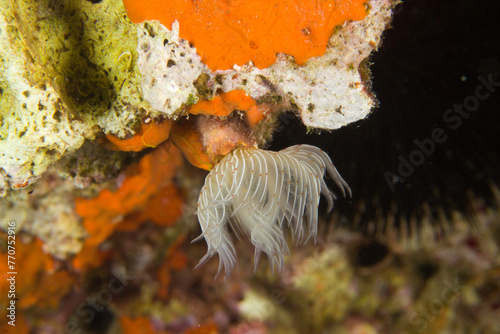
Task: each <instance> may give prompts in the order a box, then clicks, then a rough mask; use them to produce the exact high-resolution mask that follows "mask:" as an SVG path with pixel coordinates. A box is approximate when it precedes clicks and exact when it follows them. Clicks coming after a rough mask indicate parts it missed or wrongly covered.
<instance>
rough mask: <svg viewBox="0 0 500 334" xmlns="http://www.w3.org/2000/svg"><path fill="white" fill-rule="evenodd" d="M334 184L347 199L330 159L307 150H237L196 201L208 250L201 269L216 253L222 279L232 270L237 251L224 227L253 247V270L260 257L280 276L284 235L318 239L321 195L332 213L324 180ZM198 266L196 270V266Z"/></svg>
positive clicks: (296, 239) (297, 240)
mask: <svg viewBox="0 0 500 334" xmlns="http://www.w3.org/2000/svg"><path fill="white" fill-rule="evenodd" d="M325 173H328V175H329V176H330V177H331V178H333V180H334V181H335V183H336V184H337V186H338V187H339V188H340V190H341V191H342V194H343V195H344V196H346V193H348V194H349V196H350V195H351V190H350V188H349V186H348V185H347V183H346V182H345V181H344V180H343V179H342V177H341V176H340V174H339V173H338V172H337V170H336V169H335V167H334V166H333V163H332V161H331V160H330V158H329V157H328V155H327V154H326V153H325V152H323V151H322V150H320V149H319V148H317V147H314V146H309V145H298V146H292V147H289V148H287V149H284V150H281V151H279V152H271V151H265V150H260V149H257V148H237V149H235V150H234V151H232V152H231V153H230V154H228V155H227V156H226V157H224V158H223V159H222V160H221V161H220V163H219V164H217V165H216V166H215V168H214V169H213V170H212V171H211V172H210V173H209V174H208V176H207V178H206V179H205V185H204V187H203V189H202V190H201V192H200V197H199V200H198V211H197V214H198V219H199V221H200V225H201V229H202V231H203V233H202V234H201V235H200V236H199V237H198V238H197V239H195V240H199V239H201V238H202V237H204V238H205V241H206V242H207V246H208V250H207V253H206V254H205V256H204V257H203V258H202V259H201V261H200V264H202V263H204V262H206V261H207V260H208V259H210V258H211V257H212V256H213V255H215V253H217V254H218V255H219V259H220V260H219V270H218V273H217V274H219V273H220V271H221V269H222V267H224V269H225V274H226V276H228V275H229V273H230V271H231V269H232V268H233V267H234V266H235V265H236V251H235V248H234V245H233V242H232V240H231V236H230V234H229V229H228V224H229V225H230V226H231V227H232V229H233V230H234V231H235V232H236V233H239V234H242V235H246V236H249V237H250V240H251V242H252V244H253V245H254V246H255V258H254V260H255V266H256V267H257V264H258V262H259V258H260V255H261V254H262V252H264V253H265V254H266V255H267V256H268V258H269V262H270V264H271V268H272V269H273V271H274V266H275V265H276V266H277V267H278V270H279V271H280V272H281V271H282V270H283V260H284V255H285V254H287V253H288V245H287V243H286V240H285V236H284V230H285V228H288V229H289V230H291V232H292V233H291V234H292V238H293V240H294V242H295V243H296V244H304V243H305V242H307V241H308V240H309V239H310V238H311V237H312V238H313V239H315V238H316V233H317V224H318V205H319V200H320V194H322V195H324V196H325V197H326V199H327V201H328V210H329V211H330V210H331V209H332V208H333V200H334V199H336V197H335V195H334V194H333V193H332V192H331V191H330V190H329V189H328V187H327V185H326V183H325V181H324V180H323V177H324V176H325ZM200 264H199V265H200Z"/></svg>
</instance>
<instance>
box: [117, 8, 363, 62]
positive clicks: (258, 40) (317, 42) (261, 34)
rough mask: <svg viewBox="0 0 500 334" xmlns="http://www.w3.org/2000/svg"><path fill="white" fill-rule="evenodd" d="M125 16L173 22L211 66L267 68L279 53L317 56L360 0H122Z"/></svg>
mask: <svg viewBox="0 0 500 334" xmlns="http://www.w3.org/2000/svg"><path fill="white" fill-rule="evenodd" d="M123 3H124V5H125V8H126V10H127V14H128V16H129V18H130V19H131V20H132V21H133V22H135V23H140V22H143V21H145V20H159V21H160V22H161V23H162V24H163V25H164V26H165V27H167V28H169V29H170V27H171V26H172V23H173V22H174V21H175V20H177V21H179V26H180V37H181V38H184V39H186V40H188V41H190V42H191V43H192V44H193V45H194V46H195V47H196V49H197V52H198V54H199V55H200V56H201V58H202V60H203V62H204V63H205V64H207V65H208V66H209V67H210V68H211V69H212V70H226V69H230V68H232V67H233V65H234V64H236V65H240V66H241V65H243V64H245V63H247V62H248V61H250V60H251V61H253V62H254V64H255V66H257V67H258V68H266V67H269V66H270V65H271V64H272V63H274V62H275V60H276V53H277V52H281V53H285V54H288V55H291V56H293V57H294V58H295V62H296V63H297V64H299V65H300V64H303V63H304V62H305V61H306V60H308V59H309V58H311V57H315V56H321V55H323V54H324V53H325V50H326V46H327V43H328V40H329V38H330V36H331V35H332V32H333V30H334V28H335V27H336V26H338V25H341V24H343V23H344V22H346V21H348V20H354V21H356V20H362V19H364V18H365V16H366V14H367V9H366V8H365V5H364V3H366V0H320V1H317V0H300V1H297V0H295V1H290V0H274V1H270V0H252V1H243V0H218V1H216V0H198V1H183V0H172V1H163V0H143V1H134V0H124V1H123Z"/></svg>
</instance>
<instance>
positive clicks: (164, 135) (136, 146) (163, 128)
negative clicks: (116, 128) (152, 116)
mask: <svg viewBox="0 0 500 334" xmlns="http://www.w3.org/2000/svg"><path fill="white" fill-rule="evenodd" d="M171 127H172V121H171V120H164V121H161V122H160V123H158V124H157V123H155V122H153V121H151V122H150V123H147V124H146V123H143V122H141V129H140V130H139V131H138V132H137V133H136V134H135V135H134V136H133V137H132V138H127V139H121V138H119V137H117V136H115V135H113V134H108V135H106V138H107V139H108V143H106V147H107V148H108V149H110V150H115V151H129V152H130V151H133V152H139V151H141V150H143V149H145V148H147V147H156V146H158V145H159V144H161V143H162V142H164V141H165V140H167V139H168V136H169V135H170V128H171Z"/></svg>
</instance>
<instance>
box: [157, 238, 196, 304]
mask: <svg viewBox="0 0 500 334" xmlns="http://www.w3.org/2000/svg"><path fill="white" fill-rule="evenodd" d="M185 241H186V235H181V236H179V237H178V238H177V240H176V241H175V242H174V243H173V244H172V245H171V246H170V247H169V248H168V250H167V252H166V254H165V261H164V262H163V264H162V265H161V267H160V268H159V269H158V271H157V273H156V278H157V282H158V283H159V289H158V293H157V296H158V298H160V299H162V300H167V298H168V297H169V294H170V283H171V281H172V274H171V272H172V270H182V269H184V268H185V267H186V266H187V263H188V258H187V256H186V255H185V254H184V253H183V252H182V251H181V249H180V247H181V246H182V245H183V244H184V242H185Z"/></svg>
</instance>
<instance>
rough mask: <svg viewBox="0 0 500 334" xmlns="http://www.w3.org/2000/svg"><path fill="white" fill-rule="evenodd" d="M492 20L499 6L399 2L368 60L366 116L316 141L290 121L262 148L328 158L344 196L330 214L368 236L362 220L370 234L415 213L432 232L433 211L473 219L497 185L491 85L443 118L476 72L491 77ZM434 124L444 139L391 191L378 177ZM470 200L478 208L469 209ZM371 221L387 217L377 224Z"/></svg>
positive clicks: (499, 138)
mask: <svg viewBox="0 0 500 334" xmlns="http://www.w3.org/2000/svg"><path fill="white" fill-rule="evenodd" d="M499 14H500V2H499V1H432V0H426V1H416V0H408V1H404V2H403V3H402V4H400V5H399V6H398V7H397V8H396V14H395V16H394V20H393V22H392V27H393V28H392V29H389V30H387V31H386V32H385V34H384V40H383V44H382V46H381V47H380V49H379V51H378V52H376V53H374V54H373V55H372V57H371V59H370V60H371V62H372V63H373V64H372V65H371V67H370V68H371V72H372V76H373V79H372V83H373V91H374V92H375V94H376V96H377V99H378V101H379V106H378V107H377V108H376V109H374V110H373V111H372V113H371V115H370V116H369V117H368V118H367V119H364V120H361V121H359V122H357V123H355V124H351V125H349V126H347V127H344V128H341V129H339V130H335V131H332V132H331V133H327V132H325V131H324V132H323V133H321V134H320V135H308V134H306V128H305V127H304V126H303V125H302V124H301V123H300V121H299V119H298V118H297V119H295V121H292V123H291V124H289V125H288V126H287V127H286V128H285V129H284V130H282V131H281V132H279V133H277V134H276V135H275V137H274V139H273V142H272V144H271V147H270V149H271V150H278V149H282V148H284V147H287V146H290V145H293V144H299V143H308V144H312V145H316V146H318V147H321V148H322V149H324V150H325V151H327V152H328V153H329V154H330V157H331V158H332V160H333V162H334V164H335V166H336V167H337V169H338V170H339V172H340V173H341V175H342V176H343V177H344V178H345V179H346V181H347V182H348V183H349V185H350V186H351V188H352V191H353V199H352V200H350V201H348V200H339V201H337V202H336V208H335V209H334V210H336V211H337V212H338V213H340V214H341V215H343V216H344V217H345V218H347V219H340V220H338V221H339V222H340V224H343V225H346V226H347V227H352V228H354V229H356V230H363V231H365V232H367V233H371V232H372V230H368V229H367V227H368V226H369V225H370V224H369V223H370V222H371V221H377V224H376V227H377V228H378V230H379V231H380V230H386V229H387V228H398V227H399V226H400V224H405V221H406V220H407V219H408V218H410V217H416V218H417V219H418V220H419V221H422V220H423V219H425V220H426V221H430V222H431V223H432V224H433V225H434V226H435V227H436V231H437V232H438V233H440V231H442V230H443V228H444V226H442V224H443V222H442V219H441V220H439V219H438V211H439V209H440V208H443V209H444V212H445V213H446V214H447V215H449V214H450V212H452V211H453V210H455V209H458V210H460V211H461V212H462V213H464V214H465V215H466V216H467V217H468V219H469V221H470V222H472V223H473V222H474V220H475V216H476V215H475V214H476V213H477V211H478V210H482V209H484V207H486V206H493V205H495V203H497V205H498V202H495V199H494V194H493V192H492V185H493V184H496V185H500V171H499V169H500V157H499V148H500V144H499V143H500V133H499V131H498V124H499V121H500V115H499V106H500V87H497V88H496V90H495V92H494V93H493V94H491V96H490V97H489V98H488V99H486V100H485V101H481V102H480V104H479V108H478V109H477V110H475V111H474V112H472V113H471V116H470V117H469V118H467V119H463V123H462V125H461V126H460V127H458V128H457V129H455V130H454V129H452V128H451V127H450V125H454V123H449V124H448V123H446V122H445V121H444V120H443V114H444V113H445V112H446V110H447V109H450V108H453V106H454V104H462V103H463V101H464V99H465V98H467V97H468V96H471V95H474V93H475V89H476V87H477V86H478V85H479V84H480V81H479V80H478V77H479V76H483V77H484V78H488V76H489V75H491V76H492V78H493V80H494V81H495V80H496V81H500V53H499V44H500V39H499V33H498V31H499V29H500V22H499V21H500V19H499V16H498V15H499ZM436 127H440V128H442V129H443V130H444V132H445V134H446V136H447V140H446V141H445V142H444V143H442V144H436V148H435V151H434V153H433V154H431V155H430V156H429V157H426V158H425V161H424V163H423V164H422V165H420V166H419V167H416V168H415V172H414V173H412V174H411V175H410V176H409V177H408V178H406V180H405V182H404V183H396V184H394V191H391V188H390V187H389V185H388V183H387V181H386V177H385V176H384V173H385V172H386V171H389V172H391V173H394V174H398V166H399V164H400V160H399V159H398V157H399V156H400V155H401V156H402V157H404V158H405V159H408V158H409V155H410V153H411V152H412V151H414V150H415V149H418V147H417V146H416V144H415V143H414V141H415V140H420V141H422V140H424V139H425V138H431V136H432V131H433V129H435V128H436ZM477 198H479V199H484V203H485V204H484V207H482V208H481V207H478V206H477V205H476V206H474V205H472V203H471V199H477ZM424 207H428V208H430V219H429V215H428V214H427V215H426V214H425V212H426V211H425V210H424ZM377 211H378V213H377ZM427 212H429V210H428V211H427ZM380 216H383V217H387V216H392V217H394V218H395V221H394V222H392V223H390V225H388V226H385V223H386V222H387V219H380ZM401 218H403V219H401Z"/></svg>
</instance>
